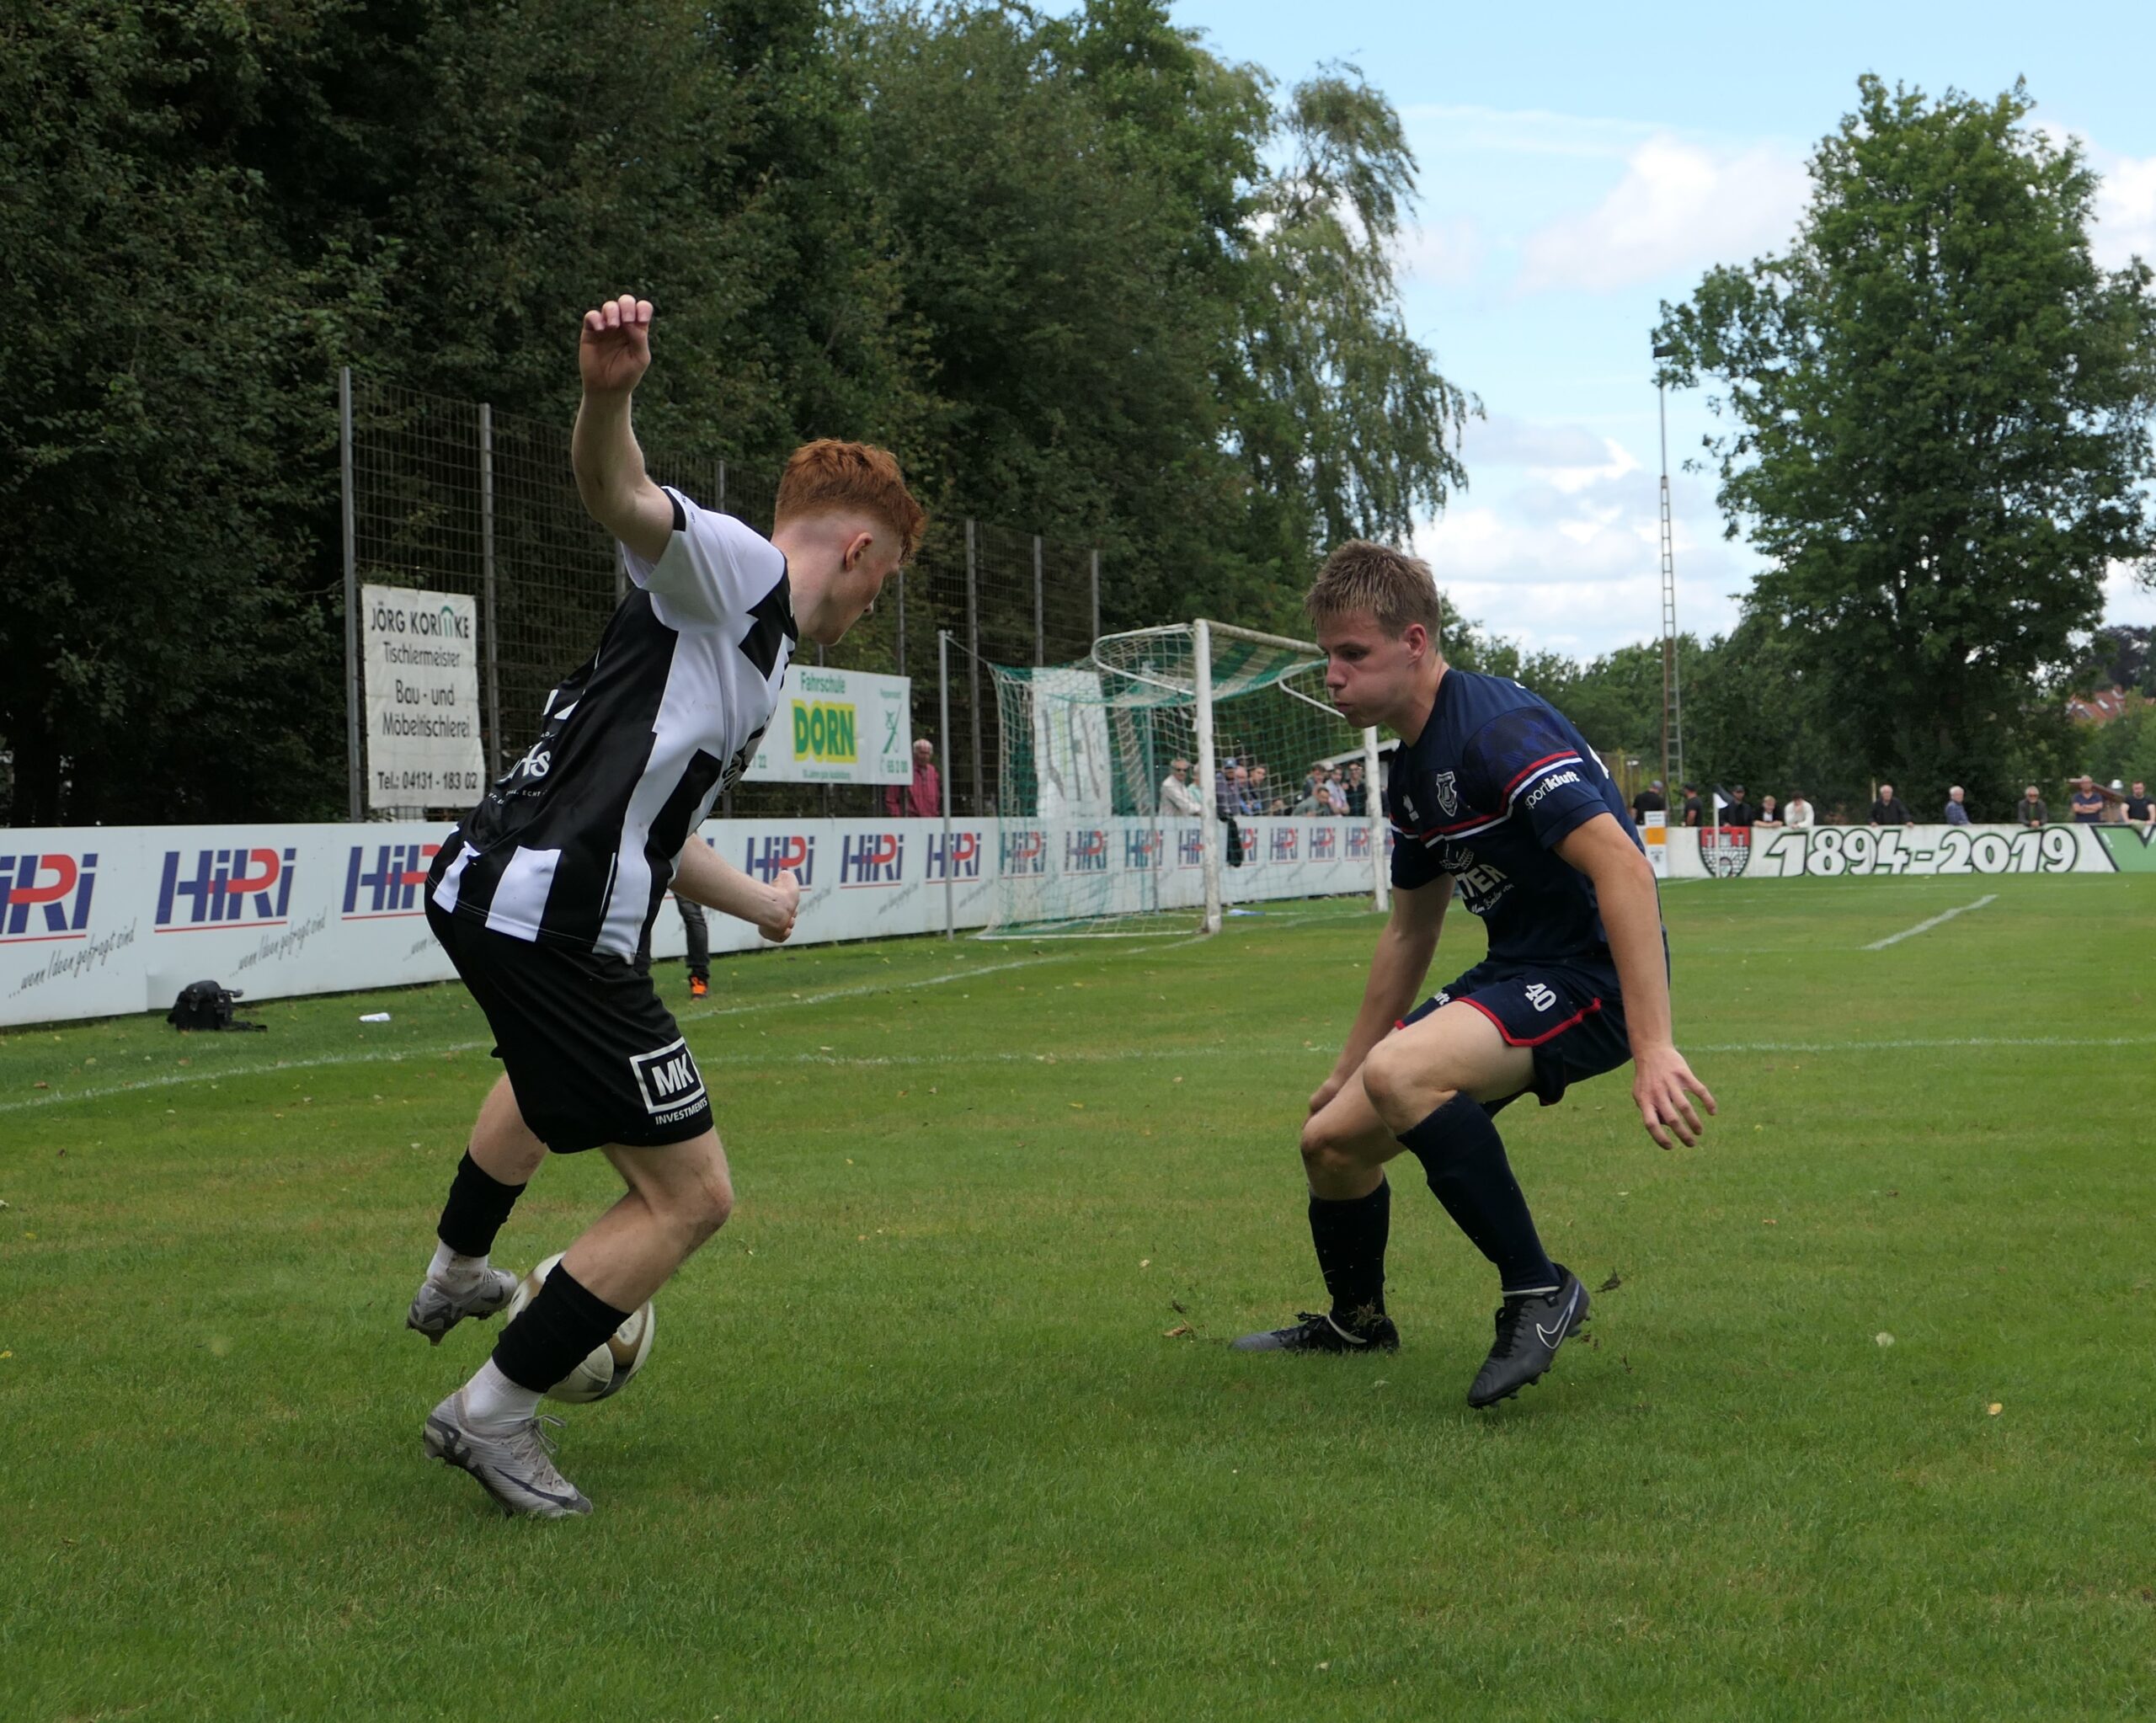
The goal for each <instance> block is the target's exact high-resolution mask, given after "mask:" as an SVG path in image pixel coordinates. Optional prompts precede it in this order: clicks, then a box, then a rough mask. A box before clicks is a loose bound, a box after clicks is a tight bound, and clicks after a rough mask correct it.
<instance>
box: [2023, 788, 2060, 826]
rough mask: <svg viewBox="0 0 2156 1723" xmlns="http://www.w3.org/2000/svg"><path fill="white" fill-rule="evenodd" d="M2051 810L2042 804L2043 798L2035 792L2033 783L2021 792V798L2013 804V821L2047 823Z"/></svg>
mask: <svg viewBox="0 0 2156 1723" xmlns="http://www.w3.org/2000/svg"><path fill="white" fill-rule="evenodd" d="M2051 819H2052V811H2051V809H2050V808H2047V807H2046V806H2045V805H2044V798H2043V797H2041V796H2039V795H2038V794H2037V793H2036V786H2035V785H2034V784H2031V785H2030V786H2029V787H2028V788H2027V789H2025V790H2024V791H2022V792H2021V799H2020V801H2019V802H2016V803H2015V804H2014V823H2015V824H2016V825H2029V826H2036V825H2049V824H2051Z"/></svg>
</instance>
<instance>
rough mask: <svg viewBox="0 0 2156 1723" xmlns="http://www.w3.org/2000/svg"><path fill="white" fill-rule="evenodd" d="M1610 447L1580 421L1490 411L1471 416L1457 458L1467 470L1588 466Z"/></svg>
mask: <svg viewBox="0 0 2156 1723" xmlns="http://www.w3.org/2000/svg"><path fill="white" fill-rule="evenodd" d="M1609 447H1610V445H1609V442H1608V440H1606V439H1604V438H1602V437H1598V436H1597V435H1595V434H1594V433H1593V431H1591V430H1589V429H1588V428H1587V427H1586V426H1585V425H1580V424H1553V423H1551V422H1550V421H1549V420H1547V419H1518V418H1515V417H1514V416H1513V414H1511V413H1492V414H1491V415H1490V416H1489V417H1488V418H1487V419H1470V420H1469V421H1468V422H1467V428H1466V429H1465V430H1464V431H1463V432H1461V434H1460V458H1461V459H1462V460H1463V461H1466V462H1467V464H1468V467H1469V468H1470V471H1472V470H1474V469H1476V468H1478V467H1592V466H1594V465H1595V464H1596V463H1598V461H1602V460H1603V459H1604V456H1606V454H1607V453H1608V451H1609Z"/></svg>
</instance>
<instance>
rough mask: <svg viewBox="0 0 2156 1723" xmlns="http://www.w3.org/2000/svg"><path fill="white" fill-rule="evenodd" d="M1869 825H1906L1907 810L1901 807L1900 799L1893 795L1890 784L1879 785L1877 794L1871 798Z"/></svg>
mask: <svg viewBox="0 0 2156 1723" xmlns="http://www.w3.org/2000/svg"><path fill="white" fill-rule="evenodd" d="M1871 823H1872V824H1874V825H1907V824H1908V823H1909V810H1908V808H1904V807H1903V805H1902V798H1901V797H1899V796H1897V795H1896V794H1895V793H1894V787H1893V786H1892V784H1881V786H1880V787H1879V793H1878V795H1877V796H1876V797H1873V798H1872V803H1871Z"/></svg>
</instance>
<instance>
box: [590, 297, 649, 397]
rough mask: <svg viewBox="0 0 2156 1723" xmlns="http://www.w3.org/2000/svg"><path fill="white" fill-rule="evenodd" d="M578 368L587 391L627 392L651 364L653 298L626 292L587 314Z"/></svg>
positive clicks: (591, 392) (599, 393) (603, 393)
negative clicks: (642, 297)
mask: <svg viewBox="0 0 2156 1723" xmlns="http://www.w3.org/2000/svg"><path fill="white" fill-rule="evenodd" d="M576 357H577V368H578V370H579V371H581V372H582V373H583V375H584V391H585V392H586V393H587V394H593V395H611V394H620V393H625V392H627V391H628V390H631V389H633V388H634V387H636V386H637V384H638V382H639V381H641V380H642V379H643V374H644V372H645V371H647V370H648V369H649V368H650V365H651V301H649V300H648V299H638V298H636V297H634V296H632V295H630V294H627V293H624V294H623V295H622V296H621V297H620V298H619V299H610V300H608V301H606V304H604V305H602V306H600V307H599V308H598V309H597V310H596V311H588V312H584V334H583V338H582V339H580V340H579V342H578V343H577V355H576Z"/></svg>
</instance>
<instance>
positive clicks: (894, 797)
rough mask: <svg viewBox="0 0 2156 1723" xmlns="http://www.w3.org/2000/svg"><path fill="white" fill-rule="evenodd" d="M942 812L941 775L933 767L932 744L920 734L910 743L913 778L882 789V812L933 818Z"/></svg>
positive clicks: (916, 817) (901, 816) (899, 816)
mask: <svg viewBox="0 0 2156 1723" xmlns="http://www.w3.org/2000/svg"><path fill="white" fill-rule="evenodd" d="M942 811H943V778H942V774H941V773H940V772H938V771H937V770H936V744H934V743H933V742H931V741H930V740H929V739H928V738H927V737H926V736H923V737H921V739H919V740H918V741H916V742H915V744H913V781H912V782H911V783H910V784H909V785H907V786H906V787H905V788H904V789H901V788H899V786H898V785H896V784H893V785H892V786H891V787H889V789H887V790H885V791H884V792H883V812H884V813H887V814H889V816H890V817H891V818H892V819H908V818H911V819H935V818H936V817H937V815H938V814H939V813H942Z"/></svg>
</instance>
